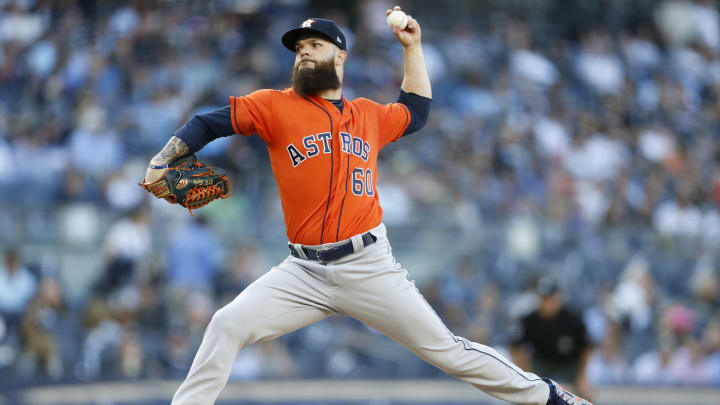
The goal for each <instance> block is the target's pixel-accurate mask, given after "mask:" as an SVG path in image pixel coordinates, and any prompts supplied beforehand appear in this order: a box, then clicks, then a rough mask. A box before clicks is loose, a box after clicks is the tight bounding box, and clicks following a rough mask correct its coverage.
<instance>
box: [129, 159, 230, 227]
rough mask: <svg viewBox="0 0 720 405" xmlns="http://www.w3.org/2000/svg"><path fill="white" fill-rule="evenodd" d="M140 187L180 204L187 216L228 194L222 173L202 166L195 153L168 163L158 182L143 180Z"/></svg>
mask: <svg viewBox="0 0 720 405" xmlns="http://www.w3.org/2000/svg"><path fill="white" fill-rule="evenodd" d="M140 185H141V186H142V187H143V188H144V189H145V190H147V191H149V192H150V193H152V194H153V195H154V196H155V197H157V198H164V199H166V200H167V201H169V202H170V203H172V204H180V205H182V206H183V207H185V208H187V209H188V211H190V215H192V210H194V209H197V208H200V207H202V206H204V205H207V204H209V203H211V202H212V201H213V200H216V199H218V198H223V199H224V198H228V197H230V195H231V194H230V183H229V182H228V178H227V176H226V175H225V170H223V169H221V168H219V167H207V166H205V165H203V164H202V163H200V162H199V161H198V160H197V157H195V155H194V154H192V155H188V156H185V157H183V158H180V159H177V160H174V161H173V162H171V163H170V164H168V168H167V169H166V170H165V173H163V175H162V177H161V178H160V179H158V180H156V181H154V182H152V183H146V182H145V180H143V182H142V183H140Z"/></svg>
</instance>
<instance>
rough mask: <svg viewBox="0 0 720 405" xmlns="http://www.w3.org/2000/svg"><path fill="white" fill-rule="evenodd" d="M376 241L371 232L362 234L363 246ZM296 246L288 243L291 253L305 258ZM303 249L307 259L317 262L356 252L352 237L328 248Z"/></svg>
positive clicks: (304, 247) (307, 247)
mask: <svg viewBox="0 0 720 405" xmlns="http://www.w3.org/2000/svg"><path fill="white" fill-rule="evenodd" d="M375 241H377V238H376V237H375V235H373V234H371V233H370V232H365V233H364V234H362V244H363V247H366V246H370V245H372V244H373V243H375ZM296 246H297V245H292V244H288V247H289V248H290V254H291V255H293V256H295V257H297V258H299V259H303V255H302V254H300V252H298V248H297V247H296ZM301 249H302V250H303V252H304V253H305V256H307V260H312V261H316V262H331V261H333V260H338V259H341V258H343V257H345V256H347V255H349V254H352V253H355V248H353V242H352V239H348V240H346V241H345V242H342V243H340V244H338V245H335V246H331V247H328V248H315V247H309V246H301ZM358 250H359V249H358Z"/></svg>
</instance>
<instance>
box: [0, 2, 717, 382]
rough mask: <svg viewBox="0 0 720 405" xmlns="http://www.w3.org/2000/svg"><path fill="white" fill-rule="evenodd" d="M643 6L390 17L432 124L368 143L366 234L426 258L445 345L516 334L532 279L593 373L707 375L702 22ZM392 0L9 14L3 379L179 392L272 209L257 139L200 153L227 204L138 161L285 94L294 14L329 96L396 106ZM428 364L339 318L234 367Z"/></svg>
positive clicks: (277, 214)
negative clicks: (416, 33) (335, 48)
mask: <svg viewBox="0 0 720 405" xmlns="http://www.w3.org/2000/svg"><path fill="white" fill-rule="evenodd" d="M481 3H482V2H476V3H475V6H477V7H482V4H481ZM489 3H490V2H489ZM489 3H488V4H489ZM545 3H546V4H554V5H556V6H557V3H558V2H552V1H550V2H545ZM565 3H568V2H565ZM571 3H577V4H576V7H578V8H579V9H581V8H582V7H591V6H592V5H593V4H594V5H595V7H600V5H599V4H600V3H602V2H592V1H590V2H571ZM581 3H582V4H585V6H581V5H578V4H581ZM626 3H633V2H623V4H626ZM635 3H637V4H636V6H637V7H631V6H629V5H626V6H624V7H627V8H626V9H623V10H621V11H623V12H624V14H622V13H621V15H622V16H623V18H621V19H619V21H620V22H619V23H618V24H615V25H614V26H613V27H611V26H610V25H611V24H609V23H604V24H600V23H598V21H592V20H590V19H591V18H592V17H588V16H587V15H586V16H585V17H586V19H585V20H582V19H580V20H579V21H580V22H579V23H578V25H576V26H575V27H574V28H572V27H571V26H570V25H563V23H562V21H560V22H557V21H553V20H552V19H550V20H548V21H541V22H537V21H536V22H532V21H526V20H525V19H523V18H520V17H518V16H514V15H513V14H512V13H503V12H502V11H503V10H502V9H498V10H492V9H487V10H485V11H486V15H483V18H480V19H474V18H471V17H470V16H465V18H452V19H450V18H443V15H437V14H432V13H431V10H433V9H432V7H431V2H415V3H413V4H409V5H408V8H409V9H410V12H411V13H412V14H413V15H414V16H415V17H416V18H418V19H419V21H420V22H421V23H422V24H423V34H424V36H423V40H424V51H425V57H426V59H427V64H428V69H429V72H430V75H431V81H432V84H433V107H432V108H433V109H432V113H431V118H430V122H429V124H428V125H427V126H426V127H425V128H424V129H423V130H422V131H421V132H420V133H418V134H415V135H412V136H410V137H408V138H407V139H403V140H402V141H400V142H398V143H397V144H393V145H390V146H388V148H387V149H386V150H385V151H384V152H383V153H382V154H381V171H382V174H381V175H380V181H379V185H378V186H379V187H378V188H379V194H380V195H381V196H382V197H381V201H382V204H383V207H384V209H385V217H384V221H385V222H386V224H388V226H389V229H390V233H391V234H392V235H396V236H393V239H394V240H398V241H399V242H398V244H399V245H403V243H405V245H412V244H417V245H419V246H424V247H428V246H430V247H434V250H432V248H431V249H429V250H425V249H418V250H412V249H410V250H408V251H409V252H411V253H412V252H415V253H414V254H416V255H422V254H425V255H434V256H439V255H440V253H441V254H442V255H444V261H443V263H446V265H445V267H443V268H433V269H430V270H431V271H430V270H429V271H428V276H426V277H423V278H422V279H418V286H419V288H420V289H421V290H422V291H423V293H424V294H425V296H426V297H427V299H428V301H430V303H431V304H432V305H433V307H434V308H435V309H436V310H437V311H438V313H439V314H440V316H441V317H442V318H443V319H444V320H445V321H446V322H447V324H448V326H449V327H450V329H451V330H453V331H454V333H456V334H458V335H461V336H464V337H467V338H468V339H471V340H474V341H477V342H481V343H485V344H489V345H492V346H494V347H497V348H500V349H502V348H503V347H507V346H509V345H510V344H511V343H512V342H513V340H514V339H515V336H514V335H513V334H514V330H515V328H514V327H513V326H512V325H516V324H517V323H518V321H519V319H520V318H522V316H523V315H525V314H527V313H529V312H530V311H532V309H533V308H534V306H535V305H536V304H537V301H538V294H537V292H536V291H535V288H534V286H535V281H536V280H537V279H538V278H541V277H544V276H548V275H549V276H551V277H553V278H554V279H555V280H556V281H557V282H558V283H559V284H560V285H561V286H562V290H563V292H564V296H565V299H566V300H567V302H568V303H570V304H571V308H573V310H575V311H577V312H578V313H580V314H581V316H582V319H583V320H584V325H585V328H586V330H587V334H588V337H589V339H590V341H592V342H593V343H594V346H593V347H594V348H593V352H592V354H591V356H590V359H589V361H588V365H587V375H588V379H589V380H590V381H591V383H594V384H633V383H637V384H683V385H720V268H719V267H718V264H717V263H718V260H719V259H720V255H719V254H718V253H719V252H720V17H719V14H718V6H717V3H716V2H715V1H707V0H697V1H662V2H660V1H658V2H643V1H640V0H639V1H637V2H635ZM478 4H480V5H479V6H478ZM588 4H590V5H591V6H587V5H588ZM648 4H649V5H651V6H650V7H644V6H647V5H648ZM323 5H324V6H326V5H325V4H324V3H323ZM389 6H391V4H390V3H389V2H387V1H375V0H373V1H365V2H360V1H358V2H355V3H353V7H352V8H351V10H350V11H342V12H341V11H339V10H336V9H332V8H330V9H327V8H325V9H323V8H320V6H318V5H314V4H313V3H311V2H306V1H299V0H296V1H291V0H282V1H281V0H278V1H266V2H263V1H252V2H241V1H235V2H233V1H211V2H189V1H159V0H157V1H135V2H129V3H125V2H107V3H106V2H92V1H78V2H73V1H60V2H54V1H41V0H35V1H34V0H23V1H8V0H5V1H0V201H1V202H2V204H3V206H4V207H6V209H7V211H5V212H7V213H8V214H7V215H6V214H3V217H2V218H0V247H1V248H2V249H1V250H0V251H1V252H2V261H1V262H0V372H1V373H2V374H3V376H12V377H14V380H13V379H12V378H10V379H5V378H4V377H3V379H5V381H11V380H13V381H29V382H32V381H45V380H48V379H49V380H80V381H87V380H97V379H116V378H141V377H173V378H181V377H183V376H184V374H185V373H186V371H187V370H188V368H189V365H190V362H191V361H192V356H193V355H194V353H195V350H196V348H197V346H198V345H199V343H200V340H201V339H202V334H203V331H204V328H205V325H206V324H207V322H208V320H209V318H210V316H211V315H212V313H213V312H214V310H215V309H217V308H218V307H220V306H221V305H223V304H224V303H226V302H228V301H229V300H230V299H232V298H233V297H234V296H235V295H237V294H238V293H239V292H240V291H241V290H242V289H243V288H244V287H245V286H247V285H248V284H249V283H250V282H252V280H254V279H255V278H256V277H257V276H258V275H259V274H261V273H262V272H264V271H267V269H269V268H270V267H271V265H272V264H273V262H272V261H270V260H269V258H268V254H267V250H268V249H275V253H274V255H277V250H283V249H285V247H284V246H283V234H282V233H283V228H282V218H281V210H280V208H279V202H278V197H277V192H276V191H275V183H274V181H273V180H272V174H271V172H270V166H269V164H268V162H267V153H266V151H265V150H264V145H263V144H262V142H261V141H260V140H259V139H258V138H257V137H249V138H246V137H229V138H223V139H222V140H218V141H216V142H213V143H212V144H210V145H208V147H206V148H205V149H203V150H202V151H201V152H200V153H199V155H200V156H201V157H203V158H204V159H207V160H209V161H211V162H212V163H213V164H215V165H217V166H221V167H224V168H226V169H227V170H228V171H229V173H230V178H231V182H232V184H233V186H234V190H233V193H234V195H233V197H232V198H231V199H229V200H225V201H222V202H219V203H217V204H213V205H210V206H208V207H205V208H203V209H201V210H200V211H198V212H197V213H196V215H195V217H190V216H189V215H187V213H186V212H184V211H183V210H182V209H180V208H178V207H176V206H170V205H168V204H165V203H164V202H162V201H154V200H152V201H151V200H150V199H149V198H148V195H147V193H145V192H144V191H143V190H142V189H141V188H140V187H138V186H137V182H138V181H139V180H140V179H141V178H142V176H143V173H144V169H145V167H146V165H147V162H148V161H149V159H150V157H151V156H152V155H153V154H154V153H156V152H157V151H158V150H159V149H160V148H161V147H162V145H164V144H165V142H166V141H167V139H168V138H169V136H170V135H171V134H172V133H173V131H174V130H175V129H177V128H178V127H180V126H181V125H182V123H183V122H184V121H185V120H186V119H188V118H189V117H190V116H191V115H192V114H194V113H198V112H204V111H208V110H210V109H213V108H217V107H221V106H223V105H225V104H227V97H228V96H229V95H244V94H247V93H249V92H251V91H253V90H255V89H259V88H285V87H287V86H288V85H289V83H290V67H291V64H292V58H293V55H292V54H290V53H288V52H287V50H285V49H284V48H283V47H282V45H281V44H280V41H279V36H280V33H282V32H284V31H285V30H287V29H288V27H292V26H295V25H297V24H299V23H300V22H301V21H303V20H304V19H305V18H307V17H308V16H310V15H311V14H312V15H315V14H318V15H319V14H321V13H322V14H323V15H321V16H323V17H328V18H332V19H335V21H336V22H338V24H339V25H340V26H341V27H342V28H343V31H344V32H345V34H346V36H347V37H348V40H349V43H350V47H349V58H348V64H347V66H346V70H345V85H344V96H345V97H346V98H350V99H351V98H355V97H360V96H362V97H368V98H371V99H373V100H376V101H379V102H391V101H394V100H395V98H396V97H397V93H398V91H399V85H400V82H401V80H402V57H401V56H400V55H401V50H400V48H399V45H397V44H396V43H395V40H394V39H393V37H392V35H391V32H390V30H389V29H388V28H387V25H386V23H385V20H384V18H383V16H384V10H385V9H387V8H390V7H389ZM468 7H471V6H468ZM548 7H553V6H552V5H551V6H548ZM460 8H461V9H462V7H460ZM327 10H331V11H327ZM590 11H592V10H590ZM568 13H570V11H568ZM445 17H447V16H445ZM567 18H569V17H567ZM449 21H452V23H450V22H449ZM613 21H615V20H613ZM590 22H592V23H590ZM581 24H582V25H581ZM571 28H572V29H571ZM268 234H270V235H271V237H270V239H272V242H273V243H272V244H271V245H270V247H269V248H268V247H266V246H265V241H267V238H268V236H267V235H268ZM263 238H265V239H263ZM403 241H404V242H403ZM401 250H402V249H398V251H401ZM419 250H422V252H421V251H419ZM441 251H444V253H443V252H441ZM73 252H75V253H76V254H74V255H73ZM411 253H408V256H400V255H398V260H399V261H400V262H404V261H405V260H408V261H409V262H413V257H412V255H411ZM86 255H94V256H90V259H87V260H85V259H83V257H85V256H86ZM65 257H74V258H75V259H74V260H64V259H63V258H65ZM78 257H80V258H78ZM273 257H274V256H273ZM423 257H424V256H423ZM414 262H419V260H415V261H414ZM408 267H409V270H410V273H411V275H412V274H413V271H414V269H413V267H411V266H408ZM441 374H442V373H441V372H440V371H438V370H436V369H434V368H432V367H431V366H428V365H426V364H424V363H422V362H421V361H420V360H418V359H415V358H413V357H412V355H410V354H409V353H408V352H405V351H402V350H397V347H396V346H395V345H394V344H393V343H391V342H390V341H389V340H388V339H386V338H384V337H382V336H379V335H378V334H377V333H376V332H374V331H372V330H370V329H368V328H366V327H364V326H363V325H362V324H360V323H358V322H356V321H354V320H351V319H348V318H345V317H332V318H330V319H329V320H327V321H325V322H321V323H319V324H316V325H312V326H310V327H307V328H305V329H303V330H301V331H298V332H295V333H292V334H290V335H288V336H286V337H283V338H280V339H278V340H275V341H271V342H266V343H261V344H258V345H255V346H253V347H250V348H248V349H246V350H243V351H242V352H241V354H240V357H239V358H238V360H237V362H236V365H235V367H234V369H233V373H232V376H231V378H234V379H253V378H270V377H303V378H305V377H307V378H312V377H337V378H344V377H429V376H440V375H441Z"/></svg>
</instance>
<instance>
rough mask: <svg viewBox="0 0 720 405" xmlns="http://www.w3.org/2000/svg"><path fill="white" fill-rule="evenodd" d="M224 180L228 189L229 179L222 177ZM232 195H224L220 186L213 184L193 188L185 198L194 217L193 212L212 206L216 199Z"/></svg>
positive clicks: (186, 204)
mask: <svg viewBox="0 0 720 405" xmlns="http://www.w3.org/2000/svg"><path fill="white" fill-rule="evenodd" d="M220 179H221V180H223V183H222V184H225V187H226V188H227V177H225V176H222V177H220ZM231 195H232V193H228V194H225V195H223V188H222V187H221V186H220V184H213V185H210V186H204V187H193V188H191V189H190V190H189V191H188V193H187V195H186V196H185V206H186V207H187V209H188V211H189V212H190V215H193V212H192V210H194V209H197V208H200V207H203V206H205V205H208V204H210V203H211V202H212V201H213V200H215V199H216V198H221V199H223V200H224V199H226V198H228V197H230V196H231Z"/></svg>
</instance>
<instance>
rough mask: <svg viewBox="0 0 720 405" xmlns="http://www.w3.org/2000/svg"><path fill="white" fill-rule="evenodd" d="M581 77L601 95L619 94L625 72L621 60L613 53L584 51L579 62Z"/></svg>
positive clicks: (578, 67)
mask: <svg viewBox="0 0 720 405" xmlns="http://www.w3.org/2000/svg"><path fill="white" fill-rule="evenodd" d="M577 69H578V73H579V74H580V77H581V78H582V79H583V80H584V81H585V82H586V83H587V84H588V85H589V86H590V87H592V88H593V89H595V91H597V92H598V93H600V94H618V93H619V92H620V90H622V86H623V82H624V80H625V78H624V72H623V67H622V64H621V63H620V60H619V59H618V58H617V57H616V56H615V55H613V54H611V53H602V52H590V51H584V52H582V53H581V54H580V56H579V57H578V61H577Z"/></svg>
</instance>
